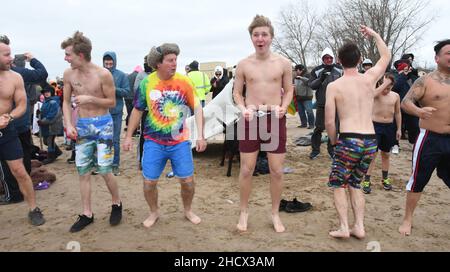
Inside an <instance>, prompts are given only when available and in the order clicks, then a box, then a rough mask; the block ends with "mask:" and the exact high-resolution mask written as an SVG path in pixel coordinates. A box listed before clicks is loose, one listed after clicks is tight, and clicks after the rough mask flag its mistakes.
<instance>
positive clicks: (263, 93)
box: [238, 53, 291, 110]
mask: <svg viewBox="0 0 450 272" xmlns="http://www.w3.org/2000/svg"><path fill="white" fill-rule="evenodd" d="M238 67H239V69H241V70H242V73H243V76H244V78H243V80H244V82H245V84H246V90H247V91H246V98H245V104H246V106H249V105H254V106H256V107H259V106H267V110H271V109H272V108H274V107H276V106H281V104H282V95H281V94H282V93H281V92H282V88H283V80H285V78H286V77H287V74H286V69H287V68H288V69H291V67H290V64H289V61H288V60H287V59H286V58H284V57H282V56H280V55H278V54H275V53H271V54H270V56H269V57H268V58H267V59H264V60H260V59H258V58H257V57H256V55H255V54H253V55H251V56H249V57H247V58H246V59H243V60H242V61H241V62H240V63H239V65H238ZM262 110H264V109H262Z"/></svg>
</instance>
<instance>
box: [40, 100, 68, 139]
mask: <svg viewBox="0 0 450 272" xmlns="http://www.w3.org/2000/svg"><path fill="white" fill-rule="evenodd" d="M59 105H60V99H59V96H56V95H55V96H50V97H48V98H45V101H44V104H42V107H41V117H40V120H41V124H42V126H41V129H42V130H41V132H42V136H44V137H47V136H49V135H60V134H62V133H63V120H62V116H63V115H62V111H61V107H60V106H59Z"/></svg>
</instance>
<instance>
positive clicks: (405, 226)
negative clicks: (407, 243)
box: [398, 221, 412, 236]
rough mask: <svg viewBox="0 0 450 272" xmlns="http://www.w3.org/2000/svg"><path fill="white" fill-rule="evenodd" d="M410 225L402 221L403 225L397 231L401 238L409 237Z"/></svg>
mask: <svg viewBox="0 0 450 272" xmlns="http://www.w3.org/2000/svg"><path fill="white" fill-rule="evenodd" d="M411 228H412V224H411V223H410V222H408V221H403V224H402V225H401V226H400V227H399V228H398V231H399V232H400V234H401V235H403V236H410V235H411Z"/></svg>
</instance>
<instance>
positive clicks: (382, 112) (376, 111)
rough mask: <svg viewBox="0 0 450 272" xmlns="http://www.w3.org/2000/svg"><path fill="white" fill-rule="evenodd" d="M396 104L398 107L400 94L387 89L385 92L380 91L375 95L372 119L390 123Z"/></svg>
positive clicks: (392, 119)
mask: <svg viewBox="0 0 450 272" xmlns="http://www.w3.org/2000/svg"><path fill="white" fill-rule="evenodd" d="M396 104H398V107H400V96H399V95H398V94H397V93H394V92H391V91H389V93H387V94H382V93H381V94H379V95H377V96H375V98H374V102H373V114H372V120H373V121H374V122H377V123H392V122H393V121H394V115H395V110H396Z"/></svg>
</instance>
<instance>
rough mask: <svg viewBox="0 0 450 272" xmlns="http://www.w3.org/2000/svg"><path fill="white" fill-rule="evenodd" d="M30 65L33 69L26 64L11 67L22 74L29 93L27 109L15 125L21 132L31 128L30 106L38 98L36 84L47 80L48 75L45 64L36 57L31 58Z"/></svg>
mask: <svg viewBox="0 0 450 272" xmlns="http://www.w3.org/2000/svg"><path fill="white" fill-rule="evenodd" d="M30 66H31V67H32V68H33V69H28V68H26V67H25V66H23V67H22V66H14V67H12V68H11V70H13V71H14V72H16V73H19V74H20V75H21V76H22V78H23V82H24V84H25V91H26V93H27V109H26V111H25V113H24V114H23V115H22V116H21V117H19V118H17V119H16V120H15V121H14V126H15V127H16V129H17V132H18V133H19V134H21V133H24V132H26V131H27V130H29V129H30V125H31V124H30V120H31V118H30V115H31V113H30V110H31V109H30V106H32V105H34V103H36V101H37V98H38V95H37V92H36V87H35V86H34V84H40V83H42V82H45V80H46V79H47V76H48V73H47V70H46V69H45V66H44V65H43V64H42V63H41V62H40V61H38V60H37V59H36V58H33V59H31V61H30Z"/></svg>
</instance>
